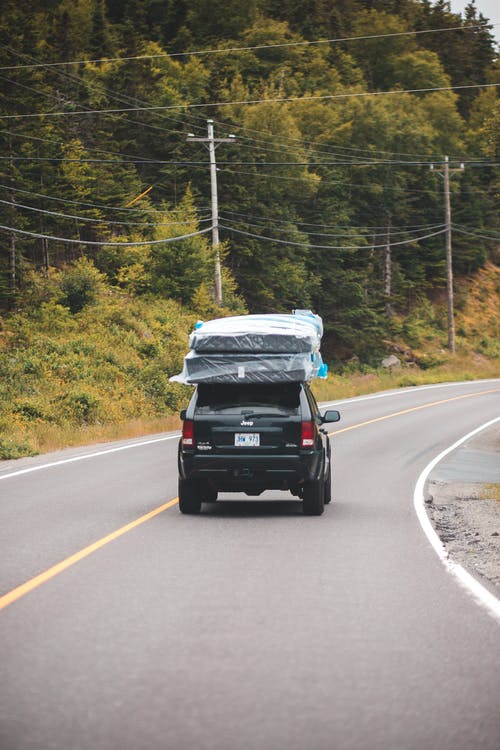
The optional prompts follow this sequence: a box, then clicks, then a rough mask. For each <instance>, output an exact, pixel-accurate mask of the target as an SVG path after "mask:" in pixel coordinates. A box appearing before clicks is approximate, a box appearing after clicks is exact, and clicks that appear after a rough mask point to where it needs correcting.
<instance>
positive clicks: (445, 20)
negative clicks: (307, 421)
mask: <svg viewBox="0 0 500 750" xmlns="http://www.w3.org/2000/svg"><path fill="white" fill-rule="evenodd" d="M306 6H307V7H306ZM306 6H305V5H304V3H297V2H295V0H286V1H285V2H283V1H281V2H279V3H278V2H275V0H250V1H249V2H246V3H241V2H239V0H226V1H225V2H224V3H223V4H222V3H221V2H220V1H219V0H176V1H175V2H170V0H166V1H165V2H162V3H160V2H158V1H157V0H120V2H118V1H117V0H43V2H38V3H36V4H35V5H33V3H30V2H27V0H5V2H4V3H3V6H2V15H1V18H0V67H1V68H2V91H1V94H0V98H1V105H2V119H1V125H0V316H1V317H0V323H1V328H0V378H1V380H0V398H1V400H0V456H1V457H4V458H7V457H15V456H20V455H25V454H29V453H32V452H36V451H39V450H46V449H48V448H50V447H56V446H60V445H65V444H69V443H73V442H75V441H76V442H85V441H87V440H94V439H105V438H107V437H115V436H116V437H119V436H121V435H128V434H139V433H142V432H147V431H151V430H156V429H164V428H165V427H166V426H172V425H174V424H175V422H174V421H168V420H167V421H165V417H166V415H169V414H174V413H175V411H176V410H177V409H178V407H179V404H180V403H181V402H183V401H184V399H185V397H186V393H187V391H186V389H184V388H182V387H181V386H178V385H173V384H171V383H169V382H168V377H169V375H171V374H172V373H174V372H177V371H178V370H179V369H180V367H181V362H182V356H183V354H184V353H185V350H186V344H187V335H188V332H189V330H190V329H191V328H192V325H193V323H194V322H195V321H196V319H198V318H205V319H206V318H209V317H213V316H215V315H225V314H230V313H240V312H245V311H248V312H274V311H285V312H288V311H290V310H291V309H292V308H294V307H311V308H313V309H314V310H315V311H316V312H318V313H319V314H320V315H321V316H322V317H323V320H324V323H325V337H324V343H323V352H324V357H325V359H326V360H327V361H328V362H329V364H330V366H331V368H332V372H333V375H332V376H331V378H330V380H329V381H328V382H327V383H326V384H322V385H318V386H317V387H318V394H320V395H322V394H328V395H325V398H326V397H330V396H337V395H339V396H340V395H352V394H351V391H352V392H355V391H356V390H357V389H365V390H366V389H375V388H376V387H381V386H382V387H384V386H385V385H390V384H398V383H401V384H412V383H416V382H420V381H421V380H422V379H434V378H443V377H444V378H447V377H452V376H457V377H477V376H480V375H481V374H491V373H494V372H496V371H497V370H496V367H497V364H496V363H498V361H499V360H498V338H499V336H498V328H497V325H498V309H499V294H498V263H499V261H500V253H499V249H498V247H499V240H498V238H499V236H500V232H499V224H498V216H499V213H498V197H499V192H500V191H499V182H498V164H497V152H498V145H497V144H498V127H499V122H500V117H499V105H498V96H497V87H498V84H499V83H500V80H499V78H500V75H499V62H498V56H497V53H496V49H495V45H494V43H493V37H492V35H491V33H490V31H491V28H492V27H491V26H490V25H489V23H488V19H485V18H484V17H483V16H482V15H481V14H480V13H479V12H478V10H477V8H476V6H475V5H474V4H471V5H469V6H468V7H467V9H466V10H465V12H464V14H463V16H460V15H457V14H454V13H452V12H451V11H450V7H449V4H448V3H447V2H444V1H443V0H438V1H437V2H430V1H429V0H403V1H399V2H395V1H393V0H384V1H383V2H377V3H373V2H369V1H368V0H327V1H326V2H325V1H324V0H311V2H308V3H307V4H306ZM208 118H210V119H211V120H213V123H214V129H215V137H216V138H219V137H223V138H226V137H227V136H229V134H233V135H234V136H235V138H232V139H231V140H230V141H229V140H224V141H223V142H221V143H220V144H219V145H218V147H217V164H218V171H217V179H218V188H219V220H220V227H219V228H220V236H221V240H222V244H221V246H220V252H221V258H222V266H223V270H222V291H223V307H222V309H219V308H218V307H217V306H216V305H215V304H214V289H213V286H214V282H213V280H214V260H215V256H214V250H213V248H212V244H211V234H210V226H211V192H210V174H209V168H208V153H207V149H206V145H207V144H206V142H200V141H197V140H194V141H193V139H192V136H193V135H194V137H195V138H198V139H200V138H205V139H206V138H207V132H208V131H207V119H208ZM445 156H448V157H449V164H450V167H451V169H452V172H451V179H450V189H451V207H452V238H453V264H454V273H455V279H456V298H455V307H456V315H457V320H456V324H457V329H456V330H457V354H456V356H455V357H450V355H449V352H448V351H447V348H446V341H447V339H446V300H445V296H444V288H445V276H446V274H445V252H444V249H445V239H444V233H443V232H444V228H445V227H444V215H445V212H444V193H443V174H442V171H443V166H444V159H445ZM461 164H463V167H464V168H463V169H461V168H460V165H461ZM431 166H434V169H431ZM388 354H396V356H397V357H398V358H399V359H400V361H401V363H402V364H401V369H400V370H399V371H396V370H393V372H392V373H385V374H381V373H380V372H379V366H380V362H381V359H382V358H383V357H385V356H387V355H388Z"/></svg>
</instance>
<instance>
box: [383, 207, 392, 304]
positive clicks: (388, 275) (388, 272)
mask: <svg viewBox="0 0 500 750" xmlns="http://www.w3.org/2000/svg"><path fill="white" fill-rule="evenodd" d="M384 275H385V289H384V291H385V296H386V303H385V311H386V313H387V315H388V316H389V317H391V316H392V315H393V310H392V305H391V295H392V256H391V217H390V216H389V217H388V219H387V240H386V246H385V274H384Z"/></svg>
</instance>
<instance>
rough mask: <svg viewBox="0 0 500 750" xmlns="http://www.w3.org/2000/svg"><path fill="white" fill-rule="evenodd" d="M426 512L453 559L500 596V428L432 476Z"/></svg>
mask: <svg viewBox="0 0 500 750" xmlns="http://www.w3.org/2000/svg"><path fill="white" fill-rule="evenodd" d="M426 509H427V512H428V514H429V518H430V520H431V522H432V524H433V526H434V528H435V530H436V532H437V534H438V535H439V537H440V538H441V540H442V542H443V543H444V545H445V547H446V550H447V552H448V554H449V557H450V559H451V560H453V561H455V562H458V563H460V564H461V565H463V566H464V567H465V568H467V569H468V570H469V572H470V573H472V574H474V575H476V577H483V578H484V579H486V581H488V582H490V583H491V584H493V586H494V589H495V593H496V594H497V595H500V425H499V424H498V423H497V424H495V425H492V426H491V427H490V428H488V429H487V430H484V431H483V432H481V433H479V434H478V435H476V436H475V437H473V438H471V439H470V440H468V441H467V442H466V443H464V444H463V445H462V446H460V448H458V449H457V450H456V451H453V453H452V454H450V455H449V456H447V457H446V458H445V459H444V460H443V461H442V462H441V463H440V464H438V466H437V467H436V468H435V470H434V471H433V472H432V474H431V476H430V478H429V482H428V485H427V500H426Z"/></svg>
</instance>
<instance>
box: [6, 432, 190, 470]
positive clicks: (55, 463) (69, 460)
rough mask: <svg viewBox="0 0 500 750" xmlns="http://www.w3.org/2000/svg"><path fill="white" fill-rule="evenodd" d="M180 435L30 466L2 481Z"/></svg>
mask: <svg viewBox="0 0 500 750" xmlns="http://www.w3.org/2000/svg"><path fill="white" fill-rule="evenodd" d="M179 434H180V433H175V435H167V436H166V437H161V438H154V439H152V440H143V441H141V442H138V443H130V444H129V445H120V446H119V447H118V448H107V449H106V450H104V451H94V452H93V453H85V454H84V455H82V456H73V458H64V459H61V460H60V461H52V462H50V463H47V464H39V465H38V466H30V467H29V468H27V469H19V470H18V471H11V472H10V473H9V474H1V475H0V480H2V479H9V478H10V477H18V476H20V475H21V474H31V473H32V472H33V471H41V470H42V469H51V468H52V467H53V466H62V464H72V463H75V462H76V461H85V459H87V458H95V457H96V456H105V455H107V454H108V453H118V452H119V451H127V450H130V449H131V448H140V447H141V446H143V445H151V444H152V443H162V442H164V441H165V440H174V439H175V438H178V437H179Z"/></svg>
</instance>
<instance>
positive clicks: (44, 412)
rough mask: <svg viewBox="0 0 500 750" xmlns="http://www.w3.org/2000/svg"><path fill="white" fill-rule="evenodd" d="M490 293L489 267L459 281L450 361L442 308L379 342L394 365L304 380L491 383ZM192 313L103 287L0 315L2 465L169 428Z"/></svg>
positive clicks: (353, 367) (347, 388)
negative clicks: (72, 305) (91, 295)
mask: <svg viewBox="0 0 500 750" xmlns="http://www.w3.org/2000/svg"><path fill="white" fill-rule="evenodd" d="M499 288H500V269H499V268H498V267H496V266H492V265H491V264H489V265H488V266H487V267H486V268H485V269H482V270H481V271H480V272H479V273H478V274H477V277H476V281H475V282H474V283H472V282H468V283H467V288H466V289H465V291H462V297H461V298H460V297H459V299H458V304H457V308H458V309H457V354H455V355H453V356H452V355H451V354H449V352H448V351H447V349H446V315H445V314H443V306H442V305H431V304H430V303H427V304H425V305H423V306H421V307H420V308H418V309H415V311H414V312H413V313H412V314H411V315H409V316H407V317H405V318H400V319H399V320H398V321H395V325H394V330H395V336H394V340H393V341H383V342H381V343H382V344H383V347H384V348H385V350H386V352H387V353H396V354H397V356H398V359H399V360H400V363H401V364H400V366H399V367H393V368H392V369H386V368H383V367H368V366H367V365H364V364H361V363H360V362H359V361H357V360H356V361H354V362H352V363H351V364H349V363H347V364H345V363H344V364H341V363H339V364H338V365H335V366H334V367H333V368H332V370H331V372H330V374H329V376H328V378H327V380H325V381H320V380H318V381H316V382H314V383H313V391H314V393H315V395H316V398H317V400H318V401H334V400H339V399H345V398H351V397H354V396H362V395H365V394H369V393H374V392H377V391H385V390H392V389H397V388H405V387H412V386H419V385H428V384H434V383H444V382H453V381H467V380H478V379H487V378H498V377H500V332H499V322H498V321H499V316H498V289H499ZM221 312H223V314H226V315H227V314H230V313H231V311H229V310H225V311H221ZM212 314H213V312H212ZM197 317H198V315H197V314H195V313H194V312H190V311H188V310H187V309H186V308H184V307H182V306H181V305H179V304H177V303H176V302H174V301H172V300H165V299H158V298H153V297H142V298H131V297H127V296H126V295H120V294H116V293H115V292H113V290H111V289H108V290H107V291H106V292H105V293H103V294H102V295H101V296H100V297H99V299H98V301H97V304H89V305H87V306H85V307H84V308H83V309H82V310H81V311H80V312H78V313H76V314H73V313H71V311H70V310H69V309H68V308H67V307H64V306H62V305H60V304H59V303H58V302H57V301H56V300H54V299H52V298H48V299H47V300H46V301H44V302H42V303H40V304H38V305H33V306H32V308H31V309H30V310H26V311H20V312H16V313H14V314H11V315H9V317H8V318H5V319H2V318H0V460H1V459H15V458H21V457H22V456H30V455H35V454H37V453H45V452H49V451H53V450H58V449H60V448H65V447H68V446H77V445H86V444H91V443H97V442H104V441H112V440H120V439H126V438H134V437H139V436H143V435H149V434H153V433H157V432H164V431H170V430H176V429H178V428H179V427H180V419H179V417H178V413H179V410H180V409H181V408H183V407H184V406H186V405H187V402H188V400H189V397H190V395H191V388H190V387H189V386H184V385H181V384H179V383H172V382H170V380H169V377H170V376H171V375H173V374H175V373H178V372H180V370H181V369H182V362H183V358H184V355H185V353H186V349H187V341H188V336H189V332H190V331H191V330H192V329H193V326H194V323H195V321H196V320H197ZM378 361H380V360H378ZM485 389H486V387H485Z"/></svg>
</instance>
